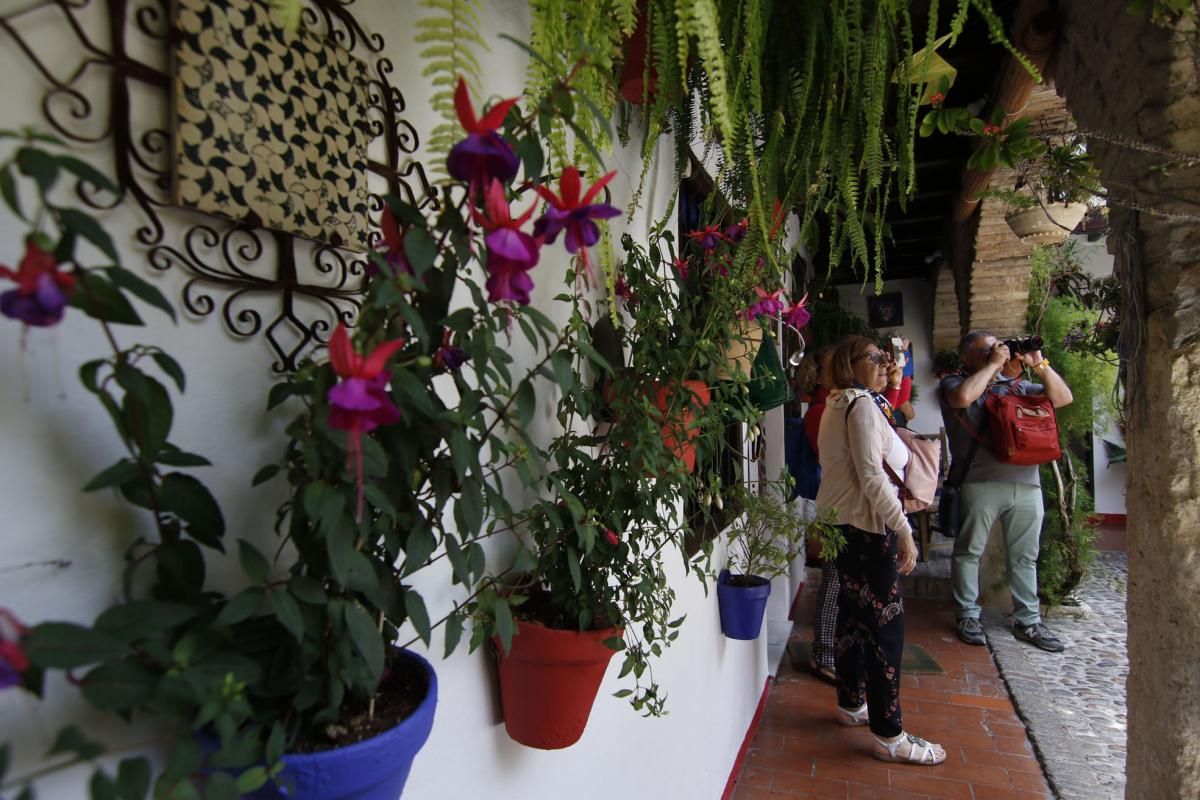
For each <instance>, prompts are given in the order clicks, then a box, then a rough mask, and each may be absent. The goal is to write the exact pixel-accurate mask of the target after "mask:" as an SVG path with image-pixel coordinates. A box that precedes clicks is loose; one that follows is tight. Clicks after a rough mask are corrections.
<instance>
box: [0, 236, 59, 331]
mask: <svg viewBox="0 0 1200 800" xmlns="http://www.w3.org/2000/svg"><path fill="white" fill-rule="evenodd" d="M58 267H59V263H58V260H57V259H56V258H55V257H54V254H53V253H50V252H48V251H46V250H43V249H42V248H41V246H39V245H38V243H37V242H36V241H35V240H34V238H33V237H32V236H30V237H29V238H27V239H26V240H25V255H24V256H23V257H22V258H21V265H20V266H19V267H18V268H17V269H16V271H13V270H12V269H11V268H9V267H6V266H4V265H0V277H4V278H9V279H10V280H13V281H16V284H17V288H16V289H9V290H8V291H7V292H4V293H3V294H0V314H3V315H4V316H6V317H8V318H10V319H18V320H20V321H21V322H24V323H25V324H26V325H33V326H35V327H46V326H48V325H54V324H56V323H57V322H58V321H59V320H61V319H62V317H63V309H64V308H66V305H67V301H68V300H70V299H71V293H72V292H73V291H74V290H75V276H74V275H71V274H69V273H66V272H59V271H58Z"/></svg>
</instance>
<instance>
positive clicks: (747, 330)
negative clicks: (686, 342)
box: [717, 319, 763, 379]
mask: <svg viewBox="0 0 1200 800" xmlns="http://www.w3.org/2000/svg"><path fill="white" fill-rule="evenodd" d="M730 335H731V336H732V339H733V340H732V341H731V342H730V343H729V346H728V347H727V348H726V349H725V367H724V368H723V369H720V370H718V372H717V377H719V378H723V379H729V378H732V377H733V376H734V375H735V374H736V373H737V372H739V371H740V372H741V373H742V374H743V375H746V376H747V377H749V375H750V374H751V370H752V369H753V365H754V358H755V356H757V355H758V349H759V347H760V346H761V345H762V340H763V326H762V325H760V324H759V323H758V320H754V319H747V320H738V323H737V325H735V326H733V329H732V330H731V331H730Z"/></svg>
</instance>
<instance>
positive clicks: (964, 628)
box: [958, 617, 987, 647]
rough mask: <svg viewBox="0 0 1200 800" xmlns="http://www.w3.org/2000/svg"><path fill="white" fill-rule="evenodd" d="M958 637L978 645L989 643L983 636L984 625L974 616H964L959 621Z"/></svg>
mask: <svg viewBox="0 0 1200 800" xmlns="http://www.w3.org/2000/svg"><path fill="white" fill-rule="evenodd" d="M958 638H959V639H961V640H962V641H964V642H966V643H967V644H973V645H975V646H977V647H978V646H980V645H984V644H987V639H985V638H983V625H981V624H980V623H979V620H977V619H975V618H974V617H963V618H962V619H960V620H959V621H958Z"/></svg>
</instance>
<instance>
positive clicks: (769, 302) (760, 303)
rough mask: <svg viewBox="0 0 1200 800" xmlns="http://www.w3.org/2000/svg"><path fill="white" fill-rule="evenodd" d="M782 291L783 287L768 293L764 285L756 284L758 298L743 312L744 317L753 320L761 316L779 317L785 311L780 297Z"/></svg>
mask: <svg viewBox="0 0 1200 800" xmlns="http://www.w3.org/2000/svg"><path fill="white" fill-rule="evenodd" d="M782 292H783V289H776V290H775V291H773V292H771V293H770V294H768V293H767V292H765V291H764V290H763V289H762V287H760V286H755V287H754V293H755V294H756V295H758V300H756V301H755V302H753V303H751V304H750V306H749V308H747V309H746V310H745V311H743V312H742V319H749V320H753V319H756V318H757V317H759V316H764V317H778V316H779V315H780V314H781V313H782V312H783V301H782V300H780V299H779V295H780V294H781V293H782Z"/></svg>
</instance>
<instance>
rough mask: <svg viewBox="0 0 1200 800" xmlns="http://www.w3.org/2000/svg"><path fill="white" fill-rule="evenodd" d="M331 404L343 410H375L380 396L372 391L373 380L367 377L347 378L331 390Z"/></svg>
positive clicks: (329, 397)
mask: <svg viewBox="0 0 1200 800" xmlns="http://www.w3.org/2000/svg"><path fill="white" fill-rule="evenodd" d="M327 398H328V399H329V404H330V405H331V406H333V407H335V408H339V409H341V410H343V411H373V410H374V409H376V408H378V407H379V398H378V397H376V396H375V394H374V393H373V392H372V391H371V381H369V380H367V379H365V378H346V379H344V380H342V381H340V382H339V383H338V385H337V386H334V387H333V388H332V389H330V390H329V394H328V395H327Z"/></svg>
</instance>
